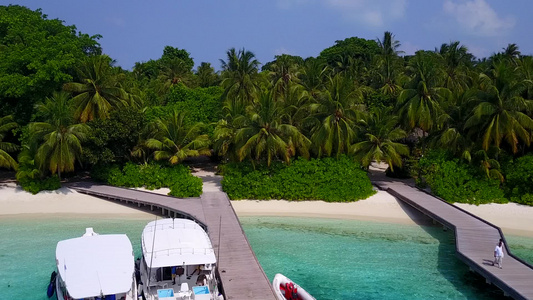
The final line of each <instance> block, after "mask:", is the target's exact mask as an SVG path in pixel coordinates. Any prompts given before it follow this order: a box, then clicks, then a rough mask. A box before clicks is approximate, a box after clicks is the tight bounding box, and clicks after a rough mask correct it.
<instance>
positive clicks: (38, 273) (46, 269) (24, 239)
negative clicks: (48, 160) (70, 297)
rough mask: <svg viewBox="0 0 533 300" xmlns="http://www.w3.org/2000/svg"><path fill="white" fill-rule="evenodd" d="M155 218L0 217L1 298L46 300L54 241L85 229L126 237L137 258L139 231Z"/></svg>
mask: <svg viewBox="0 0 533 300" xmlns="http://www.w3.org/2000/svg"><path fill="white" fill-rule="evenodd" d="M154 219H155V216H154V217H149V218H143V217H133V218H132V217H131V216H127V217H117V216H113V217H109V216H108V217H97V218H94V217H92V216H91V217H84V216H76V217H72V216H57V217H56V218H50V217H48V216H47V217H42V216H32V217H27V216H26V217H20V216H13V217H11V216H7V217H6V216H0V288H1V289H0V299H1V300H9V299H28V300H32V299H35V300H44V299H48V297H47V296H46V288H47V287H48V283H49V282H50V273H52V271H54V270H55V250H56V245H57V242H58V241H60V240H64V239H69V238H75V237H80V236H81V235H83V234H84V233H85V228H87V227H93V228H94V231H95V232H97V233H100V234H111V233H125V234H127V235H128V237H129V239H130V240H131V243H132V246H133V249H134V251H135V254H136V257H137V256H138V255H140V253H141V242H140V240H141V232H142V230H143V228H144V226H145V225H146V224H147V223H148V222H149V221H153V220H154ZM53 299H55V296H54V297H53Z"/></svg>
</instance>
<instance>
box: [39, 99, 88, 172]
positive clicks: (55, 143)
mask: <svg viewBox="0 0 533 300" xmlns="http://www.w3.org/2000/svg"><path fill="white" fill-rule="evenodd" d="M69 100H70V99H69V94H67V93H65V92H59V93H54V94H53V96H52V97H51V98H47V99H46V100H45V102H44V103H42V104H38V105H37V107H36V110H37V113H38V115H39V116H41V117H42V118H44V120H45V121H44V122H34V123H30V124H29V129H30V133H31V137H32V140H33V141H35V142H36V143H38V144H39V145H40V146H39V147H38V148H37V152H36V156H35V161H36V164H37V165H38V167H39V169H40V170H41V171H45V170H47V169H48V170H50V172H52V174H55V173H56V172H57V174H58V176H59V178H61V172H70V171H74V163H75V161H76V160H77V159H78V160H79V159H80V157H81V154H82V146H81V142H83V141H84V140H85V139H86V136H87V133H88V131H89V126H88V125H86V124H74V118H73V117H72V116H73V114H72V107H71V106H70V103H69Z"/></svg>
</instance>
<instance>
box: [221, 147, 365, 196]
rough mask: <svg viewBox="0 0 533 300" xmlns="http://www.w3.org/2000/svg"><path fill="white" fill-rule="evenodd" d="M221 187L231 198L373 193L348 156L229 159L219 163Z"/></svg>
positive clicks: (357, 167)
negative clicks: (266, 160)
mask: <svg viewBox="0 0 533 300" xmlns="http://www.w3.org/2000/svg"><path fill="white" fill-rule="evenodd" d="M221 170H222V174H223V175H224V179H223V180H222V187H223V189H224V191H225V192H226V193H227V194H228V196H229V197H230V199H232V200H236V199H261V200H263V199H265V200H266V199H284V200H291V201H302V200H323V201H326V202H351V201H357V200H361V199H366V198H368V197H370V196H371V195H373V194H375V191H374V190H373V187H372V184H371V183H370V180H369V179H368V176H367V174H366V172H365V171H364V170H362V169H361V167H360V166H359V164H358V163H356V162H354V161H353V159H352V158H350V157H348V156H345V155H343V156H341V157H339V158H332V157H327V158H321V159H310V160H307V159H304V158H298V159H294V160H293V161H292V162H291V164H290V165H288V164H285V163H282V162H274V163H272V165H271V166H270V167H267V165H266V163H263V164H259V165H257V164H256V165H253V164H252V163H250V162H241V163H229V164H226V165H224V166H222V167H221Z"/></svg>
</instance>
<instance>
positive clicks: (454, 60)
mask: <svg viewBox="0 0 533 300" xmlns="http://www.w3.org/2000/svg"><path fill="white" fill-rule="evenodd" d="M435 52H436V53H438V54H439V55H440V56H441V57H442V59H443V61H444V64H445V68H446V81H445V84H444V86H445V87H446V88H448V89H450V90H451V91H454V90H457V89H460V90H462V91H464V90H466V89H468V86H469V83H470V82H471V78H470V76H469V75H468V71H469V69H470V67H471V66H472V60H473V58H474V56H473V55H472V54H470V53H468V48H467V47H466V46H465V45H461V44H460V42H458V41H454V42H450V43H449V44H442V45H441V46H440V49H439V50H437V49H435Z"/></svg>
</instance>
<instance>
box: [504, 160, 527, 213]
mask: <svg viewBox="0 0 533 300" xmlns="http://www.w3.org/2000/svg"><path fill="white" fill-rule="evenodd" d="M505 191H506V194H507V196H508V197H509V199H510V200H511V201H513V202H517V203H520V204H526V205H533V155H526V156H522V157H520V158H518V159H516V160H514V161H512V162H510V163H509V164H507V165H506V166H505Z"/></svg>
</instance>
